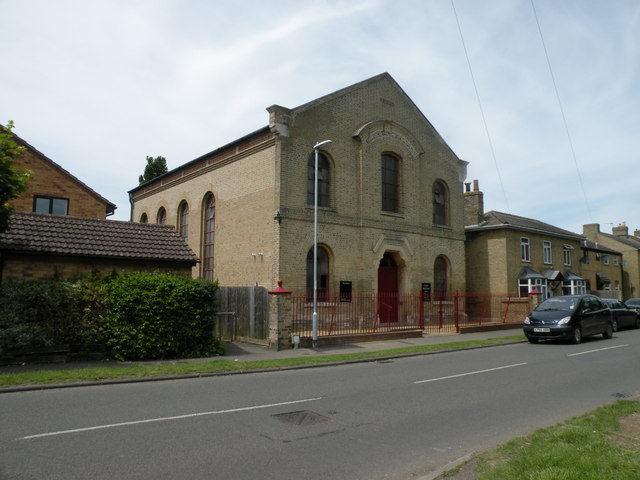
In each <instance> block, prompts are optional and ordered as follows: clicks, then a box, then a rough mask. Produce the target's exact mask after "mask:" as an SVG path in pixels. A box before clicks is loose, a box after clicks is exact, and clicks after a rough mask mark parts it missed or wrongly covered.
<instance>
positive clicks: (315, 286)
mask: <svg viewBox="0 0 640 480" xmlns="http://www.w3.org/2000/svg"><path fill="white" fill-rule="evenodd" d="M328 143H331V140H323V141H322V142H318V143H316V144H315V145H314V146H313V151H314V155H315V163H314V167H313V321H312V330H313V332H312V334H311V346H312V347H313V348H316V347H317V346H318V149H319V148H320V147H322V146H323V145H327V144H328Z"/></svg>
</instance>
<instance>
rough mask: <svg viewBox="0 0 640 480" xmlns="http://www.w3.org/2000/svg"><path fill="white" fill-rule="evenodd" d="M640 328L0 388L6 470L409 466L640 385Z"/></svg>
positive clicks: (355, 473) (1, 462)
mask: <svg viewBox="0 0 640 480" xmlns="http://www.w3.org/2000/svg"><path fill="white" fill-rule="evenodd" d="M639 347H640V330H629V331H622V332H618V333H617V334H616V336H615V337H614V338H613V339H612V340H602V339H601V337H597V338H594V339H586V340H585V342H584V343H583V344H581V345H567V344H544V343H543V344H539V345H529V344H514V345H507V346H500V347H495V348H485V349H476V350H467V351H459V352H450V353H443V354H437V355H428V356H420V357H411V358H403V359H395V360H390V361H382V362H376V363H362V364H350V365H342V366H334V367H321V368H313V369H306V370H290V371H282V372H271V373H258V374H249V375H234V376H222V377H208V378H201V379H188V380H176V381H162V382H149V383H137V384H124V385H111V386H97V387H81V388H68V389H59V390H42V391H32V392H21V393H5V394H0V425H1V428H0V479H2V480H6V479H44V478H46V479H67V480H68V479H110V480H111V479H116V478H117V479H129V478H142V479H165V478H166V479H169V478H170V479H176V478H179V479H181V478H185V479H217V478H220V479H233V480H244V479H280V480H283V479H306V480H309V479H367V480H374V479H383V478H385V479H405V478H416V477H420V476H421V475H426V474H428V472H432V471H434V470H436V469H438V468H440V467H442V466H443V465H445V464H447V463H448V462H450V461H452V460H455V459H457V458H460V457H462V456H463V455H465V454H468V453H470V452H473V451H478V450H483V449H486V448H490V447H493V446H495V445H496V444H498V443H502V442H504V441H506V440H509V439H510V438H513V437H514V436H517V435H521V434H526V433H529V432H531V431H533V430H535V429H536V428H539V427H542V426H547V425H551V424H554V423H556V422H558V421H560V420H564V419H567V418H570V417H572V416H575V415H578V414H581V413H584V412H586V411H589V410H591V409H593V408H595V407H597V406H599V405H602V404H605V403H609V402H612V401H615V400H616V399H617V398H627V397H630V396H637V395H639V394H640V374H639V373H638V371H639V369H638V365H639V361H640V348H639Z"/></svg>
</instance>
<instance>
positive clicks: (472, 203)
mask: <svg viewBox="0 0 640 480" xmlns="http://www.w3.org/2000/svg"><path fill="white" fill-rule="evenodd" d="M464 187H465V191H464V224H465V225H479V224H480V222H482V220H483V217H484V194H483V193H482V192H481V191H480V187H479V183H478V180H474V181H473V191H472V190H471V184H470V183H465V184H464Z"/></svg>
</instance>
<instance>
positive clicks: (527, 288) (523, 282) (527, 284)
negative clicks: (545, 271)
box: [518, 278, 549, 299]
mask: <svg viewBox="0 0 640 480" xmlns="http://www.w3.org/2000/svg"><path fill="white" fill-rule="evenodd" d="M534 290H535V291H536V292H538V293H540V294H541V296H542V299H546V298H548V297H549V292H548V290H547V280H545V279H543V278H521V279H520V280H518V291H519V295H520V296H521V297H526V296H527V295H529V293H531V292H533V291H534Z"/></svg>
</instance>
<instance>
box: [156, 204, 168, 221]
mask: <svg viewBox="0 0 640 480" xmlns="http://www.w3.org/2000/svg"><path fill="white" fill-rule="evenodd" d="M156 223H157V224H158V225H166V224H167V211H166V210H165V209H164V207H160V209H159V210H158V215H157V216H156Z"/></svg>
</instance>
